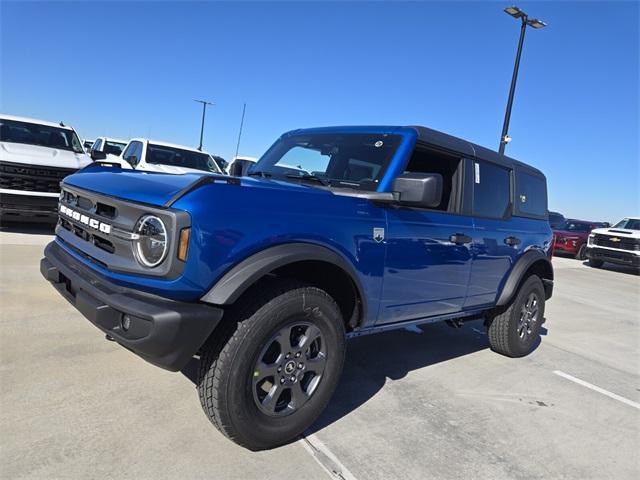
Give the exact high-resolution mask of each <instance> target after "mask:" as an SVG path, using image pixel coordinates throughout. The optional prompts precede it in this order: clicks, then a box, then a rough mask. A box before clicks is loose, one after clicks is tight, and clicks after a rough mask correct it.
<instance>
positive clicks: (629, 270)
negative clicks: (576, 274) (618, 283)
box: [582, 261, 640, 276]
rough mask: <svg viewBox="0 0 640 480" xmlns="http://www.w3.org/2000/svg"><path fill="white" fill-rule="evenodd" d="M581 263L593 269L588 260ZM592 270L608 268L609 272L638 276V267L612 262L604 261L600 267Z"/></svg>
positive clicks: (639, 270)
mask: <svg viewBox="0 0 640 480" xmlns="http://www.w3.org/2000/svg"><path fill="white" fill-rule="evenodd" d="M582 264H583V265H584V266H585V267H588V268H591V269H594V268H593V267H592V266H591V265H589V262H588V261H587V262H582ZM594 270H609V271H610V272H619V273H624V274H626V275H635V276H639V275H640V269H638V268H633V267H627V266H626V265H616V264H614V263H605V264H604V265H603V266H601V267H600V268H597V269H594Z"/></svg>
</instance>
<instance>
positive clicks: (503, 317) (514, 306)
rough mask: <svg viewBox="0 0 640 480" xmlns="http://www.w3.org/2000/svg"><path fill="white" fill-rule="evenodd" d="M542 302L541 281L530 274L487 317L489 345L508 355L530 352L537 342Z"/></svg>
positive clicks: (513, 355) (523, 354) (521, 354)
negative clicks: (506, 303) (509, 298)
mask: <svg viewBox="0 0 640 480" xmlns="http://www.w3.org/2000/svg"><path fill="white" fill-rule="evenodd" d="M544 306H545V294H544V287H543V285H542V281H541V280H540V278H539V277H538V276H536V275H531V276H530V277H528V278H527V279H526V280H525V281H524V282H523V283H522V285H520V289H519V290H518V292H517V294H516V295H515V297H514V298H513V300H512V301H511V303H510V304H509V306H508V307H507V308H506V309H505V310H503V311H501V312H500V313H498V314H496V315H494V316H493V318H491V319H490V320H489V328H488V337H489V344H490V345H491V349H492V350H494V351H496V352H498V353H501V354H503V355H506V356H507V357H523V356H525V355H527V354H529V353H531V352H532V351H533V350H534V349H535V347H536V346H537V344H538V343H539V339H540V328H541V327H542V322H543V321H544Z"/></svg>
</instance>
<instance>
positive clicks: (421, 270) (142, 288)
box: [40, 127, 553, 450]
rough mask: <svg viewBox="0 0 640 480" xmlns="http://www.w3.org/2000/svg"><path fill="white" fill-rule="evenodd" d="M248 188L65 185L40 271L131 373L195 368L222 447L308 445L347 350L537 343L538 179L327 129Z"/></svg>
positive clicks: (524, 171)
mask: <svg viewBox="0 0 640 480" xmlns="http://www.w3.org/2000/svg"><path fill="white" fill-rule="evenodd" d="M305 172H307V173H305ZM249 175H250V176H245V177H241V178H238V177H231V176H222V175H210V176H207V175H191V174H189V175H159V174H150V173H147V172H144V173H142V172H138V171H130V170H120V169H113V168H106V167H104V166H100V165H94V166H91V167H89V168H87V169H85V170H83V171H82V172H81V173H78V174H76V175H73V176H71V177H68V178H67V179H65V180H64V182H63V194H62V196H61V201H60V225H59V226H58V228H57V232H56V234H57V237H56V239H55V240H54V241H53V242H52V243H50V244H49V245H48V246H47V247H46V250H45V258H43V259H42V261H41V267H40V268H41V272H42V274H43V275H44V277H45V278H46V279H47V280H48V281H49V282H51V283H52V284H53V286H54V287H55V288H56V289H57V290H58V291H59V292H60V294H62V295H63V296H64V297H65V298H67V299H68V300H69V301H70V302H71V303H72V304H73V305H75V307H76V308H77V309H78V310H79V311H80V312H81V313H83V314H84V315H85V316H86V317H87V319H89V321H91V322H92V323H93V324H95V325H96V326H97V327H98V328H99V329H100V330H102V331H103V332H104V333H106V335H107V336H108V338H110V339H113V340H115V341H116V342H118V343H119V344H121V345H123V346H124V347H126V348H127V349H129V350H131V351H132V352H134V353H136V354H138V355H139V356H140V357H142V358H144V359H145V360H147V361H149V362H151V363H153V364H155V365H158V366H160V367H162V368H165V369H168V370H174V371H175V370H180V369H182V368H184V367H185V365H186V364H187V362H189V361H190V360H191V358H192V357H193V356H194V355H197V356H198V357H199V370H198V379H197V385H198V393H199V396H200V400H201V403H202V406H203V409H204V411H205V413H206V415H207V416H208V417H209V419H210V420H211V422H212V423H213V424H214V425H215V426H216V427H217V428H218V429H220V431H221V432H222V433H223V434H225V435H226V436H227V437H229V438H230V439H231V440H233V441H235V442H237V443H239V444H240V445H243V446H245V447H247V448H250V449H253V450H259V449H265V448H271V447H274V446H277V445H281V444H284V443H286V442H288V441H290V440H292V439H293V438H295V437H296V436H297V435H299V434H300V433H301V432H303V431H304V430H305V429H306V428H308V427H309V426H310V425H311V424H312V423H313V422H314V421H315V420H316V418H317V417H318V415H319V414H320V413H321V412H322V410H323V409H324V407H325V406H326V405H327V403H328V401H329V399H330V398H331V395H332V394H333V391H334V389H335V387H336V385H337V383H338V380H339V378H340V373H341V371H342V366H343V362H344V358H345V340H346V339H348V338H352V337H357V336H360V335H366V334H372V333H378V332H384V331H388V330H393V329H399V328H406V327H408V326H414V325H417V324H421V323H429V322H435V321H449V323H450V324H451V325H455V326H460V325H462V323H463V322H464V321H467V320H478V319H483V321H484V325H485V326H486V327H487V332H488V335H487V338H488V342H489V345H490V346H491V348H492V349H493V350H495V351H496V352H498V353H501V354H503V355H506V356H509V357H521V356H524V355H527V354H528V353H529V352H531V351H532V350H533V349H534V348H535V347H536V345H537V344H538V343H539V341H540V328H541V325H542V323H543V322H544V320H545V318H544V312H545V301H546V300H548V299H549V298H550V297H551V295H552V290H553V268H552V266H551V258H550V257H551V245H552V233H551V229H550V227H549V223H548V216H547V191H546V178H545V176H544V175H543V174H542V173H541V172H540V171H539V170H537V169H535V168H533V167H530V166H528V165H525V164H524V163H521V162H518V161H516V160H512V159H511V158H508V157H505V156H502V155H499V154H498V153H496V152H493V151H490V150H488V149H486V148H483V147H481V146H479V145H473V144H471V143H469V142H467V141H464V140H461V139H458V138H455V137H451V136H449V135H445V134H443V133H440V132H437V131H435V130H431V129H428V128H424V127H335V128H317V129H303V130H296V131H293V132H289V133H287V134H284V135H283V136H282V137H281V138H280V139H278V140H277V141H276V142H275V144H274V145H273V146H272V147H271V148H270V149H269V150H268V151H267V153H266V154H265V155H263V156H262V158H261V159H260V161H259V162H258V163H256V164H255V165H254V166H253V168H252V170H251V171H250V172H249ZM512 192H513V195H514V198H515V199H516V201H515V202H514V201H512V198H513V197H512ZM89 205H97V206H98V207H97V210H96V211H94V210H92V209H88V208H87V206H89ZM60 328H64V327H63V326H62V325H61V327H60ZM125 374H126V372H125ZM470 374H472V373H471V372H470ZM99 414H100V415H104V414H105V412H104V411H101V412H100V413H99ZM125 428H126V427H125Z"/></svg>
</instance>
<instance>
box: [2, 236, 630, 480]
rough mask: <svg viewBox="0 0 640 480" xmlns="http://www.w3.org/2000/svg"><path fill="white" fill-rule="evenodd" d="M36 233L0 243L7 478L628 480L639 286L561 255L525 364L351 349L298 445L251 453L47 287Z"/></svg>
mask: <svg viewBox="0 0 640 480" xmlns="http://www.w3.org/2000/svg"><path fill="white" fill-rule="evenodd" d="M51 238H52V237H51V234H50V232H49V231H48V230H46V229H40V228H30V229H28V228H27V229H11V230H8V231H7V230H5V231H2V232H0V309H1V313H0V435H1V437H0V438H1V445H0V477H2V478H3V479H14V478H36V479H42V478H47V479H48V478H82V479H93V478H95V479H102V478H135V479H147V478H149V479H152V478H153V479H163V478H184V479H192V478H194V479H195V478H207V479H243V480H244V479H253V478H256V479H269V478H283V479H290V478H305V479H326V478H330V477H333V478H344V479H353V478H355V479H360V480H362V479H367V480H374V479H395V478H403V479H405V478H406V479H427V478H474V479H475V478H487V479H488V478H491V479H502V478H505V479H519V478H523V479H524V478H526V479H530V478H554V479H555V478H566V479H585V478H593V479H596V478H597V479H601V478H615V479H626V478H629V479H631V478H638V477H639V475H640V277H638V276H637V275H635V274H634V273H633V272H630V271H626V270H624V269H622V268H605V269H602V270H597V269H593V268H590V267H588V266H586V265H583V264H582V263H581V262H579V261H577V260H573V259H568V258H555V259H554V266H555V269H556V289H555V295H554V298H553V299H552V301H551V302H550V303H549V304H548V306H547V312H546V318H547V322H546V324H545V327H546V333H545V336H544V337H543V340H542V343H541V345H540V346H539V348H538V349H537V350H536V351H535V352H534V353H533V354H532V355H531V356H529V357H526V358H522V359H509V358H505V357H502V356H500V355H497V354H495V353H493V352H491V351H490V350H489V349H488V345H487V339H486V336H485V334H484V330H483V328H482V325H481V324H479V323H477V322H476V323H469V324H467V325H465V326H464V327H463V328H462V329H458V330H454V329H452V328H449V327H448V326H446V325H444V324H437V325H429V326H424V327H422V328H420V329H415V330H413V331H399V332H392V333H386V334H381V335H375V336H369V337H362V338H358V339H354V340H352V341H351V342H350V343H349V350H348V358H347V364H346V369H345V372H344V376H343V379H342V382H341V384H340V386H339V388H338V390H337V392H336V394H335V396H334V398H333V400H332V402H331V404H330V406H329V408H328V409H327V411H326V412H325V413H324V414H323V416H322V417H321V419H320V420H319V421H318V422H317V423H316V425H314V427H313V428H312V429H311V431H310V432H308V435H307V438H306V439H302V440H300V441H299V442H295V443H292V444H290V445H288V446H286V447H283V448H279V449H276V450H272V451H268V452H261V453H252V452H249V451H246V450H244V449H242V448H239V447H237V446H236V445H234V444H233V443H231V442H229V441H227V440H226V439H225V438H224V437H222V435H220V434H219V433H218V432H217V431H216V430H215V429H214V428H213V427H212V426H211V425H210V424H209V423H208V421H207V419H206V417H205V416H204V414H203V413H202V411H201V409H200V405H199V402H198V398H197V394H196V390H195V387H194V384H193V382H192V380H191V379H190V377H191V372H190V370H188V369H187V370H186V371H185V372H183V373H182V374H181V373H177V374H176V373H169V372H166V371H163V370H161V369H158V368H156V367H153V366H151V365H149V364H147V363H145V362H144V361H142V360H140V359H138V358H137V357H135V356H134V355H133V354H131V353H129V352H127V351H126V350H124V349H123V348H121V347H119V346H118V345H116V344H114V343H111V342H107V341H105V340H104V336H103V335H101V334H100V333H99V331H98V330H97V329H96V328H95V327H93V326H92V325H91V324H90V323H89V322H88V321H86V320H85V319H83V318H82V317H81V316H80V314H79V313H77V312H76V311H75V310H74V309H73V308H72V307H71V306H70V305H69V304H68V303H66V302H65V301H64V300H63V299H62V297H60V295H58V294H57V293H56V292H55V291H54V290H53V289H52V288H51V287H50V286H49V285H48V284H47V283H46V282H45V281H44V280H43V279H42V278H41V277H40V274H39V270H38V266H39V260H40V258H41V254H42V249H43V246H44V245H45V244H46V243H47V242H48V241H50V239H51Z"/></svg>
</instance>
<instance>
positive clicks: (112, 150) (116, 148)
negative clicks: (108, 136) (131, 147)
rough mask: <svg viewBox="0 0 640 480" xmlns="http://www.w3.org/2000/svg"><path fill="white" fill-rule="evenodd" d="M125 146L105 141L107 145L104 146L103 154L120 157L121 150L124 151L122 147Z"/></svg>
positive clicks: (124, 144) (124, 145)
mask: <svg viewBox="0 0 640 480" xmlns="http://www.w3.org/2000/svg"><path fill="white" fill-rule="evenodd" d="M126 146H127V144H126V143H120V142H110V141H109V140H107V143H105V145H104V153H109V154H111V155H116V156H120V154H121V153H122V150H124V147H126Z"/></svg>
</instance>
